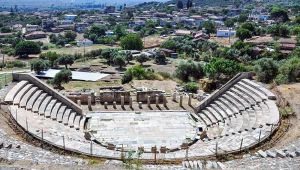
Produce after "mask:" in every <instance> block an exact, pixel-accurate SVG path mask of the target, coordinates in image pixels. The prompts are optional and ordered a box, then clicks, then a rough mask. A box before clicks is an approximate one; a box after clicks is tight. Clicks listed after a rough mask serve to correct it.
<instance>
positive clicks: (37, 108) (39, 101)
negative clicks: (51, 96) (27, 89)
mask: <svg viewBox="0 0 300 170" xmlns="http://www.w3.org/2000/svg"><path fill="white" fill-rule="evenodd" d="M46 97H47V93H43V94H41V95H40V96H39V97H38V99H37V100H36V101H35V102H34V105H33V107H32V111H33V112H35V113H37V112H38V111H39V108H40V105H41V103H42V102H43V100H44V99H45V98H46Z"/></svg>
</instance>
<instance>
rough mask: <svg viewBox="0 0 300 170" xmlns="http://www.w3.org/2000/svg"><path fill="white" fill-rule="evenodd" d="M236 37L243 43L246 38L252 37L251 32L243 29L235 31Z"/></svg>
mask: <svg viewBox="0 0 300 170" xmlns="http://www.w3.org/2000/svg"><path fill="white" fill-rule="evenodd" d="M236 36H237V37H238V38H239V39H240V40H242V41H244V40H245V39H247V38H251V37H252V34H251V31H249V30H248V29H244V28H239V29H238V30H237V31H236Z"/></svg>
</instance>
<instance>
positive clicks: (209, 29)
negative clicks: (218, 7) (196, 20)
mask: <svg viewBox="0 0 300 170" xmlns="http://www.w3.org/2000/svg"><path fill="white" fill-rule="evenodd" d="M203 27H204V28H205V31H206V33H207V34H212V33H216V31H217V29H216V26H215V24H214V23H213V22H212V21H205V22H204V24H203Z"/></svg>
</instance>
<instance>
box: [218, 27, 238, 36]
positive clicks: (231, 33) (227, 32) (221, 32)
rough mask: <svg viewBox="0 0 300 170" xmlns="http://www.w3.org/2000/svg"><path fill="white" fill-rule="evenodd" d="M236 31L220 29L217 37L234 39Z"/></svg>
mask: <svg viewBox="0 0 300 170" xmlns="http://www.w3.org/2000/svg"><path fill="white" fill-rule="evenodd" d="M235 34H236V31H235V30H230V29H226V30H225V29H219V30H217V37H232V36H235Z"/></svg>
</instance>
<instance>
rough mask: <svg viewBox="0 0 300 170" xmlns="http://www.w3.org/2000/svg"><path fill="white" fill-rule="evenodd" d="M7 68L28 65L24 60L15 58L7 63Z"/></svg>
mask: <svg viewBox="0 0 300 170" xmlns="http://www.w3.org/2000/svg"><path fill="white" fill-rule="evenodd" d="M5 66H6V68H14V67H16V68H23V67H26V63H25V62H23V61H19V60H15V61H8V62H6V63H5Z"/></svg>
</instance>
